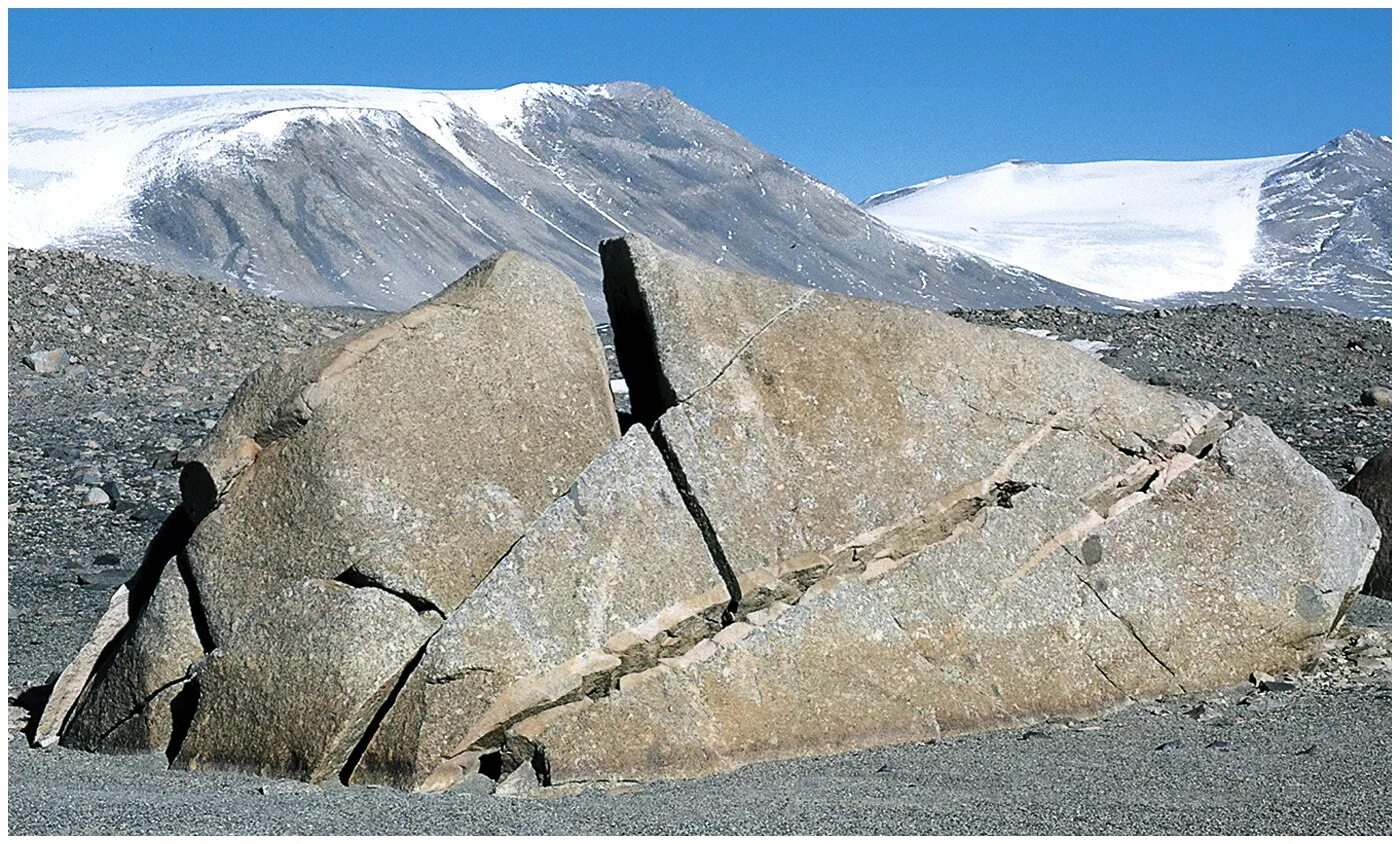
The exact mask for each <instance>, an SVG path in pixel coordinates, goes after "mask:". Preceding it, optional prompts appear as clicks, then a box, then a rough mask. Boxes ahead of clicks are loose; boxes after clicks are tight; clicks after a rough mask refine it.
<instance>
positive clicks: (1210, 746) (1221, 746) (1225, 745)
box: [1206, 739, 1232, 750]
mask: <svg viewBox="0 0 1400 844" xmlns="http://www.w3.org/2000/svg"><path fill="white" fill-rule="evenodd" d="M1231 746H1232V745H1231V744H1230V743H1229V742H1228V741H1224V740H1222V739H1216V740H1215V741H1208V742H1206V750H1229V749H1230V748H1231Z"/></svg>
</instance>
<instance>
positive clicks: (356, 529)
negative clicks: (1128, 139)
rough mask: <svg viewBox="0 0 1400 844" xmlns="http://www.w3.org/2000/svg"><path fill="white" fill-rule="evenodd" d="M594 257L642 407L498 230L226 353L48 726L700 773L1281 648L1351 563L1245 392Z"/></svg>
mask: <svg viewBox="0 0 1400 844" xmlns="http://www.w3.org/2000/svg"><path fill="white" fill-rule="evenodd" d="M602 257H603V265H604V287H605V291H606V294H607V297H608V300H609V309H610V313H611V316H612V321H613V331H614V334H615V338H616V343H617V351H618V356H619V362H620V364H621V366H622V369H623V374H624V376H625V377H626V379H627V382H628V386H629V389H630V395H631V398H632V407H633V413H634V415H635V418H636V419H638V420H639V421H640V422H641V423H642V424H641V425H637V426H634V427H632V428H631V430H629V431H628V433H627V434H626V436H623V437H621V438H619V437H618V429H617V422H616V417H615V415H614V410H613V406H612V404H611V400H610V397H609V390H608V383H607V374H606V371H605V369H604V367H603V365H602V357H601V351H600V348H599V346H598V342H597V339H596V337H595V336H594V335H593V334H592V329H591V326H590V325H589V324H588V319H587V316H586V313H585V312H584V311H583V307H582V304H581V302H580V300H579V299H578V294H577V292H576V291H574V290H572V289H571V287H570V285H569V283H568V282H567V280H565V279H562V277H560V276H558V274H557V273H553V272H552V271H550V270H548V269H546V268H543V267H540V266H539V265H537V264H534V263H532V262H529V261H528V260H527V259H524V258H522V257H520V256H515V255H504V256H500V257H498V258H496V259H493V260H492V261H488V262H486V263H485V264H483V265H482V266H481V267H478V268H477V269H476V270H474V271H473V273H472V274H469V276H468V277H467V278H466V279H464V280H463V281H462V282H459V283H458V284H457V285H454V286H453V287H451V288H448V290H447V291H444V293H443V294H442V295H441V296H439V297H438V298H436V299H434V300H432V301H431V302H429V303H427V304H425V305H422V306H420V307H419V308H416V309H414V310H413V311H411V312H409V313H407V314H404V315H401V316H398V317H394V318H392V319H390V320H388V321H386V322H384V323H381V324H379V325H377V326H374V327H371V328H369V329H367V330H366V331H364V332H362V333H360V334H358V335H356V336H353V337H349V338H345V339H343V340H341V341H338V342H336V343H332V344H328V345H327V346H324V347H318V348H316V349H312V350H309V351H308V352H306V353H304V354H302V355H298V356H295V357H291V358H284V359H282V360H280V361H279V362H277V363H275V364H272V365H270V366H268V367H265V368H264V369H262V370H259V372H258V373H256V374H255V375H254V376H253V377H252V378H250V379H249V381H248V382H247V383H246V384H245V385H244V387H243V388H242V389H240V391H239V393H238V395H237V396H236V397H235V399H234V400H233V402H232V403H231V404H230V407H229V410H228V412H227V414H226V415H225V417H224V419H223V420H222V421H221V422H220V423H219V426H218V427H217V428H216V429H215V431H214V432H213V435H212V436H211V439H210V442H209V443H208V445H207V446H206V447H205V449H204V451H203V452H202V453H201V455H200V459H199V461H198V462H197V464H195V465H194V466H193V467H192V468H190V469H187V470H186V472H185V474H184V475H183V476H182V495H183V504H182V508H183V510H184V511H185V512H187V513H188V514H189V516H190V519H189V521H190V523H191V529H192V535H191V536H190V537H189V541H188V544H184V543H183V542H181V543H177V544H179V545H180V550H179V553H178V554H175V555H174V560H173V562H171V563H170V564H169V565H168V566H166V567H164V568H157V567H155V566H154V564H152V565H150V566H143V572H146V573H145V574H143V575H142V576H140V577H138V579H137V580H138V581H140V582H139V583H137V582H136V581H133V585H132V587H131V588H132V589H133V600H134V603H132V604H131V607H132V609H131V616H132V621H131V622H130V623H127V624H126V625H125V626H124V627H122V629H121V632H120V633H118V634H117V635H116V636H115V637H113V636H112V634H111V632H110V630H109V628H112V627H115V626H117V625H119V624H121V619H122V612H121V611H120V610H121V608H117V609H115V610H114V611H113V612H112V613H111V614H110V616H111V617H110V618H109V619H108V622H107V623H106V624H105V626H104V628H103V630H104V631H107V632H103V633H102V634H101V636H100V637H99V639H95V642H94V645H93V646H92V647H91V648H89V649H87V654H88V655H87V656H86V657H84V658H83V660H82V661H83V664H84V665H87V664H89V662H91V663H92V664H93V665H94V667H93V668H92V670H91V677H90V678H87V679H82V678H83V677H84V676H85V672H86V671H87V669H86V668H83V667H82V666H76V665H75V669H74V670H73V672H72V677H71V679H70V680H68V681H67V682H66V683H65V684H64V685H65V693H64V697H65V699H72V698H73V697H74V692H73V689H74V688H76V687H77V686H79V685H81V686H82V688H83V689H84V691H83V693H82V695H81V696H78V703H77V704H76V705H75V706H74V709H73V715H72V716H71V717H69V718H68V719H67V722H66V723H67V724H68V726H66V727H65V728H64V735H65V740H69V741H71V742H73V743H76V744H79V745H80V746H85V747H93V748H99V749H116V748H119V747H151V748H156V747H158V746H159V745H160V744H161V743H162V742H166V741H168V746H167V753H168V754H170V756H171V757H172V758H173V760H174V764H176V765H185V766H188V767H197V768H221V767H234V768H240V769H245V770H252V771H257V772H261V773H266V774H276V775H284V776H296V777H301V778H303V779H309V780H313V781H314V780H323V779H329V778H332V777H339V778H341V779H342V780H345V781H347V782H354V783H367V784H381V783H382V784H389V785H393V786H397V787H400V788H407V789H416V790H428V791H431V790H440V789H446V788H453V787H459V786H462V784H465V783H477V782H480V781H481V777H480V775H481V774H486V775H488V776H489V777H490V778H492V779H495V780H497V781H498V782H500V783H501V788H500V790H502V791H510V792H511V793H520V792H522V791H528V790H529V789H530V788H531V787H532V786H537V785H552V786H569V787H572V788H581V787H585V786H587V785H589V784H595V783H600V782H602V783H607V782H619V781H640V780H651V779H660V778H668V777H688V776H700V775H704V774H707V773H712V772H715V771H721V770H725V769H728V768H732V767H734V766H737V765H741V764H746V763H749V762H754V761H759V760H765V759H780V758H791V757H798V756H810V755H814V754H823V753H835V752H839V751H843V750H849V749H853V748H860V747H871V746H878V745H885V744H891V743H895V742H903V741H915V740H927V739H933V738H937V737H939V736H944V735H952V734H955V733H961V732H967V731H971V730H980V729H988V728H992V727H997V726H1005V725H1012V724H1019V723H1024V722H1027V721H1033V720H1036V719H1041V718H1045V717H1078V716H1086V715H1091V714H1096V713H1101V712H1104V711H1106V710H1108V709H1111V708H1114V707H1116V706H1119V705H1122V704H1123V703H1125V702H1126V701H1129V700H1131V699H1133V698H1136V697H1149V696H1156V695H1160V694H1171V693H1176V692H1181V691H1195V690H1199V689H1204V688H1208V687H1213V686H1219V685H1224V684H1228V683H1232V682H1236V681H1239V680H1242V679H1244V678H1245V677H1247V676H1248V675H1249V674H1250V672H1252V671H1256V670H1268V671H1290V670H1296V669H1297V668H1298V667H1299V666H1300V665H1301V664H1302V663H1303V662H1304V661H1305V660H1306V659H1307V658H1308V657H1309V655H1310V653H1311V651H1312V648H1313V645H1314V644H1316V643H1317V642H1318V641H1319V640H1320V639H1321V638H1322V637H1325V636H1326V635H1327V634H1328V633H1329V632H1330V631H1331V630H1332V628H1333V627H1334V626H1335V624H1336V623H1337V621H1338V620H1339V618H1340V617H1341V616H1342V614H1343V613H1345V611H1346V608H1347V606H1348V604H1349V602H1350V600H1351V598H1352V597H1353V596H1354V595H1355V594H1356V593H1357V591H1358V590H1359V589H1360V587H1361V584H1362V583H1363V581H1364V579H1365V577H1366V573H1367V569H1368V566H1369V565H1370V561H1371V557H1372V555H1373V554H1374V552H1375V549H1376V546H1377V544H1378V542H1379V531H1378V530H1377V527H1376V523H1375V520H1374V519H1373V518H1372V517H1371V515H1370V513H1369V512H1368V511H1367V510H1366V508H1365V507H1364V506H1362V504H1361V503H1360V502H1358V501H1357V500H1356V499H1354V498H1351V497H1350V496H1347V495H1343V494H1341V493H1339V492H1337V491H1336V490H1335V489H1334V488H1333V487H1332V485H1331V484H1330V483H1329V482H1328V481H1327V479H1326V478H1325V477H1324V476H1322V475H1321V473H1319V472H1317V471H1316V470H1314V469H1313V468H1312V467H1310V466H1308V465H1307V464H1306V463H1305V462H1303V460H1302V459H1301V458H1300V457H1299V456H1298V455H1297V454H1296V453H1295V452H1293V451H1292V449H1290V448H1289V447H1288V446H1286V445H1285V444H1283V443H1282V442H1280V441H1279V440H1278V439H1277V438H1276V437H1274V436H1273V434H1272V433H1271V432H1269V430H1268V429H1267V428H1266V427H1265V426H1264V425H1263V424H1262V423H1261V422H1259V421H1258V420H1256V419H1252V418H1248V417H1243V418H1241V417H1236V416H1233V415H1230V414H1227V413H1224V412H1222V411H1221V410H1219V409H1218V408H1216V407H1214V406H1212V405H1209V404H1206V403H1202V402H1197V401H1193V400H1190V399H1187V398H1184V397H1182V396H1179V395H1176V394H1174V393H1171V392H1169V391H1167V390H1163V389H1160V388H1156V387H1151V386H1147V385H1143V384H1139V383H1136V382H1133V381H1131V380H1129V379H1128V378H1126V377H1124V376H1122V375H1120V374H1118V373H1116V372H1114V371H1113V370H1112V369H1110V368H1108V367H1107V366H1105V365H1103V364H1101V363H1099V362H1097V361H1095V360H1093V359H1092V358H1090V357H1089V356H1087V355H1084V354H1082V353H1080V352H1078V351H1076V350H1074V349H1072V348H1070V347H1068V346H1066V345H1064V344H1061V343H1056V342H1053V341H1049V340H1044V339H1041V338H1037V337H1031V336H1026V335H1023V334H1018V333H1014V332H1008V331H1001V330H997V329H992V328H985V327H978V326H973V325H969V324H966V323H964V322H962V321H960V320H957V319H954V318H951V317H948V316H946V315H943V314H938V313H933V312H928V311H920V310H915V309H911V308H906V307H901V306H895V305H889V304H885V303H881V302H876V301H871V300H861V299H851V298H846V297H842V296H837V295H832V294H826V293H820V292H816V291H812V290H805V289H801V288H796V287H792V286H789V285H785V284H781V283H779V282H775V281H772V280H768V279H763V278H759V277H756V276H751V275H745V274H742V273H736V272H730V271H726V270H721V269H718V268H716V267H714V266H713V265H710V264H705V263H701V262H699V261H696V260H693V259H689V258H685V257H682V256H677V255H672V254H668V253H666V252H664V251H662V250H660V249H658V248H656V247H655V246H653V245H652V244H650V243H648V242H646V241H644V240H641V239H638V238H627V239H625V240H618V241H610V242H608V243H605V244H604V245H603V247H602ZM196 522H197V527H194V526H193V525H194V523H196ZM155 556H157V557H158V556H161V555H155ZM166 556H169V555H166ZM148 562H149V561H148ZM161 562H162V563H164V560H162V561H161ZM148 569H149V571H148ZM152 572H154V573H155V574H158V575H160V577H159V578H158V579H153V577H152V574H151V573H152ZM157 583H158V584H159V585H152V584H157ZM153 590H154V591H153ZM162 590H163V591H162ZM182 590H183V591H182ZM157 598H159V600H158V599H157ZM158 608H163V609H158ZM181 608H183V609H184V611H185V612H184V613H182V612H181ZM148 628H149V629H148ZM172 631H175V632H180V633H181V636H183V638H181V636H176V635H174V633H173V632H172ZM109 640H110V641H109ZM163 643H164V644H163ZM94 651H101V654H102V656H101V657H100V658H97V659H96V660H93V658H92V653H93V652H94ZM126 666H136V668H135V669H131V668H128V667H126ZM161 713H168V714H169V717H168V718H166V717H165V716H164V715H162V714H161ZM56 717H57V716H55V718H56ZM50 720H51V721H52V720H53V719H50ZM94 736H95V737H94ZM462 787H465V786H462Z"/></svg>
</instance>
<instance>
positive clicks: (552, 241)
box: [10, 82, 1390, 318]
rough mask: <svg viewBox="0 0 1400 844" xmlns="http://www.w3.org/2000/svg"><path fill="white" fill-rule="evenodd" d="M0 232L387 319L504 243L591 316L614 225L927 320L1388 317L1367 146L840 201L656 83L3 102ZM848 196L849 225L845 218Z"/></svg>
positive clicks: (109, 94) (89, 92) (1059, 173)
mask: <svg viewBox="0 0 1400 844" xmlns="http://www.w3.org/2000/svg"><path fill="white" fill-rule="evenodd" d="M10 113H11V127H10V155H11V164H10V203H11V215H10V216H11V220H12V226H11V236H10V245H12V246H24V247H30V248H45V247H71V248H79V249H86V250H89V251H94V252H97V253H99V254H103V255H107V256H109V257H115V258H123V259H128V260H136V261H141V262H144V263H149V264H153V265H156V266H158V267H161V268H163V269H168V270H174V271H179V272H190V273H195V274H198V275H203V276H211V277H219V278H225V279H229V280H231V281H232V282H234V283H236V284H239V285H241V286H244V287H247V288H249V289H251V290H255V291H258V292H261V293H264V294H268V295H273V296H278V297H283V298H288V299H292V300H295V301H299V302H303V303H307V304H312V305H354V306H362V307H371V308H380V309H393V310H398V309H403V308H405V307H407V306H409V305H411V304H413V303H414V302H417V301H419V300H421V299H423V298H424V297H426V296H429V295H431V294H433V293H435V292H437V291H438V290H440V289H442V287H443V286H444V285H446V284H448V283H449V282H451V281H453V280H455V279H456V278H458V277H459V276H460V275H461V274H462V273H463V272H464V271H465V270H466V269H467V268H469V267H471V266H472V265H473V264H475V263H476V262H477V261H479V260H480V259H482V258H484V257H486V256H488V255H490V254H493V253H496V252H499V251H502V250H506V249H515V250H519V251H522V252H526V253H528V254H531V255H534V256H536V257H539V258H543V259H545V260H547V261H549V262H551V263H553V264H555V265H556V266H558V267H559V268H561V269H562V270H564V271H565V272H566V273H567V274H568V275H569V276H570V277H572V278H573V279H574V280H575V281H576V282H577V283H578V284H579V286H580V287H581V288H582V290H583V292H584V295H585V297H586V299H587V300H588V303H589V307H590V310H591V311H592V312H593V314H594V316H595V317H596V318H602V317H603V306H602V294H601V289H600V287H599V277H600V276H599V272H600V270H599V267H598V265H597V256H596V252H595V250H596V247H597V244H598V242H599V241H601V240H603V239H606V238H610V237H615V236H617V235H619V234H623V233H626V232H631V233H637V234H643V235H646V236H647V237H649V238H651V239H653V240H654V241H655V242H657V243H659V244H661V245H663V246H666V247H669V248H673V249H680V250H683V251H685V252H688V253H690V254H693V255H696V256H699V257H701V258H702V259H704V260H706V261H709V262H712V263H714V264H715V265H717V266H719V267H722V268H736V269H742V270H748V271H752V272H757V273H762V274H765V275H769V276H773V277H776V278H780V279H784V280H788V281H793V282H797V283H800V284H804V285H807V286H811V287H818V288H822V289H826V290H831V291H835V292H840V293H850V294H854V295H858V296H865V297H870V298H880V299H889V300H892V301H898V302H906V303H912V304H917V305H922V306H932V307H938V308H953V307H1018V306H1025V305H1033V304H1054V305H1072V306H1076V307H1083V308H1093V309H1100V310H1104V309H1112V308H1125V307H1138V306H1140V305H1141V304H1143V303H1145V302H1163V301H1165V302H1169V303H1172V304H1182V303H1190V302H1208V301H1222V300H1245V301H1251V302H1259V303H1272V304H1281V305H1299V306H1307V307H1324V308H1329V309H1334V310H1339V311H1342V312H1345V313H1350V314H1356V315H1367V316H1377V315H1389V313H1390V235H1389V231H1390V140H1389V139H1388V138H1380V139H1377V138H1373V137H1371V136H1369V135H1366V134H1364V133H1360V132H1351V133H1348V134H1346V135H1343V136H1342V137H1340V138H1338V139H1336V140H1334V141H1332V142H1330V143H1328V144H1326V145H1324V146H1323V147H1321V148H1319V149H1318V150H1315V151H1313V152H1311V153H1308V154H1305V155H1302V156H1294V155H1285V156H1277V157H1272V158H1262V159H1246V160H1241V161H1224V162H1108V163H1100V164H1073V165H1042V164H1035V163H1031V162H1023V161H1012V162H1007V163H1006V164H1002V165H997V166H996V167H992V168H988V169H986V170H981V171H978V172H976V173H970V174H966V175H962V176H951V177H945V178H941V179H936V180H934V181H932V182H928V183H924V184H920V185H914V186H911V187H908V188H902V189H899V190H895V191H890V192H887V193H884V194H880V195H878V196H876V197H873V198H871V199H870V200H867V202H866V203H865V209H864V210H863V209H862V208H861V207H857V206H856V205H854V204H852V203H851V202H850V201H849V200H847V199H846V198H845V197H844V196H842V195H841V194H839V193H838V192H836V191H835V190H833V189H831V188H830V187H828V186H826V185H824V184H822V183H821V182H819V181H817V180H816V179H813V178H812V177H810V176H808V175H806V174H805V173H802V172H801V171H799V170H797V169H796V168H794V167H792V166H791V165H789V164H787V163H786V162H784V161H782V160H781V159H779V158H777V157H775V156H773V155H770V154H768V153H766V152H764V151H763V150H761V149H759V148H757V147H755V146H754V145H753V144H751V143H749V142H748V141H747V140H745V139H744V138H743V137H741V136H740V135H738V134H736V133H735V132H734V131H732V130H731V129H729V128H728V127H726V126H724V125H722V124H720V123H718V122H717V121H715V120H713V119H711V118H710V117H708V116H707V115H705V114H703V113H701V112H699V111H697V110H696V109H694V108H692V107H690V106H689V105H687V104H685V103H684V102H682V101H681V100H679V99H677V98H676V97H675V96H674V95H673V94H672V93H671V92H670V91H668V90H666V89H664V88H651V87H648V86H646V85H642V84H638V83H632V82H615V83H609V84H604V85H589V86H583V87H571V86H565V85H552V84H526V85H516V86H513V87H511V88H506V89H503V90H500V91H415V90H406V89H388V88H354V87H289V86H281V87H207V88H90V89H36V90H15V91H11V92H10ZM867 211H868V212H869V213H867Z"/></svg>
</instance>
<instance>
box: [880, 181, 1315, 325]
mask: <svg viewBox="0 0 1400 844" xmlns="http://www.w3.org/2000/svg"><path fill="white" fill-rule="evenodd" d="M1295 158H1297V155H1281V156H1271V157H1268V158H1247V159H1238V160H1233V161H1107V162H1093V163H1086V164H1036V163H1027V162H1006V163H1003V164H998V165H996V166H994V167H989V168H987V169H985V170H978V171H976V172H974V173H967V174H964V175H960V176H945V177H943V178H940V179H934V180H933V181H931V182H924V183H922V184H920V185H915V186H913V188H912V189H906V190H908V192H907V193H905V194H904V195H902V196H898V197H896V198H894V199H888V200H885V201H884V202H881V203H879V204H875V205H870V206H868V207H867V210H868V211H869V212H870V213H871V214H873V215H874V216H876V217H878V218H880V219H881V220H883V221H885V222H886V223H888V224H889V225H891V226H893V227H894V228H896V229H899V230H901V231H903V232H905V233H906V234H907V235H908V236H909V237H911V238H912V239H914V240H915V241H916V242H918V243H919V244H920V245H922V246H924V247H925V248H926V249H927V250H929V251H930V252H936V250H938V249H939V248H941V247H946V246H948V245H951V246H955V247H957V248H959V249H965V250H967V251H970V252H975V253H977V254H979V255H982V256H984V257H987V258H990V259H992V260H995V261H997V262H1000V263H1004V264H1012V265H1015V266H1019V267H1024V268H1025V269H1028V270H1031V271H1032V272H1036V273H1039V274H1041V275H1044V276H1046V277H1048V278H1052V279H1054V280H1056V281H1060V282H1063V283H1065V284H1069V285H1072V286H1074V287H1078V288H1081V289H1083V290H1089V291H1092V292H1094V293H1100V294H1104V295H1108V296H1114V297H1118V298H1123V299H1128V300H1131V301H1144V300H1148V299H1155V298H1159V297H1162V296H1169V295H1172V294H1175V293H1183V292H1188V291H1222V290H1229V289H1230V288H1231V287H1233V286H1234V284H1235V282H1236V281H1237V280H1238V279H1239V277H1240V275H1241V274H1242V273H1243V272H1244V271H1245V270H1246V269H1247V268H1248V267H1249V266H1250V265H1251V263H1252V261H1253V257H1252V253H1253V250H1254V242H1255V236H1256V232H1257V229H1258V218H1259V210H1258V206H1259V190H1260V185H1261V184H1262V182H1263V181H1264V178H1265V177H1266V176H1268V175H1269V173H1271V172H1273V171H1274V170H1277V169H1278V168H1280V167H1282V166H1283V165H1285V164H1287V163H1288V162H1290V161H1292V160H1294V159H1295ZM885 195H886V196H887V195H888V194H885Z"/></svg>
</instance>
